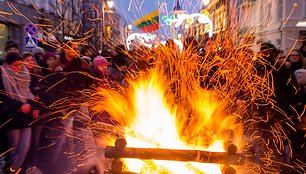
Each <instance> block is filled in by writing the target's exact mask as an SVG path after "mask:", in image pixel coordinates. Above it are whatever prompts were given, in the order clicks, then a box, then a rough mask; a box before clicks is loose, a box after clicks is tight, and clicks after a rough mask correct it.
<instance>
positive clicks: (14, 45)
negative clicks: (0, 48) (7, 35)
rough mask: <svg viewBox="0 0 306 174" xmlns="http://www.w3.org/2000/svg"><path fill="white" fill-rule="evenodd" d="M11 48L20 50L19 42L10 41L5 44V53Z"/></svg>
mask: <svg viewBox="0 0 306 174" xmlns="http://www.w3.org/2000/svg"><path fill="white" fill-rule="evenodd" d="M9 48H17V49H19V45H18V42H17V41H14V40H8V41H7V42H6V43H5V51H6V50H7V49H9Z"/></svg>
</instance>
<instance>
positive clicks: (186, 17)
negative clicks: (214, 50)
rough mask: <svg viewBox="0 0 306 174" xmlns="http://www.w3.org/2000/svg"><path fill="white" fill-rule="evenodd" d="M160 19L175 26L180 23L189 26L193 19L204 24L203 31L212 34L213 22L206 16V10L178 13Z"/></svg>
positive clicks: (178, 25)
mask: <svg viewBox="0 0 306 174" xmlns="http://www.w3.org/2000/svg"><path fill="white" fill-rule="evenodd" d="M162 20H163V21H164V22H165V23H166V24H167V25H174V27H175V28H178V27H180V26H181V25H182V24H184V25H185V28H186V26H189V25H191V24H193V23H194V21H198V22H199V23H201V24H205V25H206V26H205V27H204V32H205V33H208V35H209V36H212V30H213V24H212V21H211V20H210V19H209V17H208V11H205V12H204V14H201V13H193V14H178V15H176V16H174V15H172V16H170V17H166V16H164V17H163V18H162Z"/></svg>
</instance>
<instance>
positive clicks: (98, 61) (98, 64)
mask: <svg viewBox="0 0 306 174" xmlns="http://www.w3.org/2000/svg"><path fill="white" fill-rule="evenodd" d="M93 65H94V73H95V76H96V77H98V78H101V79H102V78H105V77H106V76H107V68H108V62H107V60H106V59H105V58H104V57H102V56H97V57H96V58H94V60H93Z"/></svg>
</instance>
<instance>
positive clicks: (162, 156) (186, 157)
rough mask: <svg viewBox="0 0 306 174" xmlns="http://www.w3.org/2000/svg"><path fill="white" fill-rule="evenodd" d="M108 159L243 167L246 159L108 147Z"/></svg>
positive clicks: (223, 154)
mask: <svg viewBox="0 0 306 174" xmlns="http://www.w3.org/2000/svg"><path fill="white" fill-rule="evenodd" d="M105 157H106V158H137V159H143V160H169V161H183V162H200V163H215V164H225V165H243V164H244V161H245V157H244V156H243V155H242V154H239V153H236V152H235V151H232V152H208V151H200V150H177V149H156V148H154V149H153V148H121V149H120V148H116V147H112V146H107V147H106V149H105Z"/></svg>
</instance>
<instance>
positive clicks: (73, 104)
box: [0, 38, 306, 174]
mask: <svg viewBox="0 0 306 174" xmlns="http://www.w3.org/2000/svg"><path fill="white" fill-rule="evenodd" d="M212 42H214V40H213V38H211V39H209V40H207V41H206V46H204V49H203V50H202V51H201V52H199V51H198V50H196V51H195V52H196V53H199V54H207V53H206V52H205V50H208V49H210V47H211V45H210V44H211V43H212ZM167 44H168V46H169V45H171V44H173V43H172V42H171V41H168V43H167ZM189 44H190V45H191V44H192V43H189ZM187 47H188V45H187ZM5 51H6V55H5V58H4V59H3V62H2V63H1V76H0V77H1V79H0V85H1V86H0V87H1V89H0V90H1V94H0V95H1V103H0V105H1V108H0V109H1V116H0V134H1V135H0V139H1V140H0V149H1V152H0V158H1V159H2V160H1V161H3V164H4V166H2V169H1V168H0V171H1V170H2V171H1V172H4V173H20V172H21V173H44V174H48V173H50V174H51V173H52V174H53V173H73V172H75V173H88V172H89V171H91V172H98V170H99V164H98V162H99V159H100V157H99V155H98V154H99V152H97V149H96V148H95V146H94V144H95V139H94V138H95V135H94V133H93V132H92V131H91V130H90V129H89V128H88V125H89V124H91V122H92V121H93V120H95V119H96V120H95V121H102V122H107V123H109V124H113V122H112V120H111V119H109V118H108V115H107V114H106V113H105V114H102V116H101V115H99V116H98V117H97V118H93V117H92V114H91V111H90V109H89V108H88V106H87V105H85V104H84V103H86V102H84V101H85V100H86V97H84V91H86V90H91V89H92V88H94V87H97V86H102V87H106V88H108V87H109V88H116V86H117V85H120V86H125V85H126V81H125V78H126V74H127V72H128V71H129V70H130V69H134V68H133V67H134V66H135V64H133V60H132V59H129V56H131V55H129V54H128V52H127V51H126V50H125V47H124V46H123V45H120V46H117V47H116V48H115V49H114V52H113V53H110V52H102V53H100V54H99V53H98V52H97V51H96V49H95V48H94V47H93V46H92V45H82V46H80V44H79V43H77V42H73V41H67V42H64V43H63V45H62V49H61V50H59V52H56V51H50V50H47V49H44V48H42V47H35V48H33V49H32V51H31V52H24V53H22V54H21V53H20V52H19V46H18V43H17V42H16V41H12V40H11V41H8V42H7V43H6V45H5ZM176 51H177V52H179V51H178V50H176ZM260 53H261V54H262V55H263V56H264V57H265V60H267V62H268V64H269V65H271V66H260V65H256V64H255V65H254V66H255V67H256V68H257V70H258V74H260V73H261V72H266V71H267V67H268V68H270V69H271V71H272V70H274V69H275V72H273V76H274V81H275V83H274V86H275V101H276V103H277V104H278V106H279V107H280V108H281V109H282V110H283V111H284V112H285V113H286V114H287V115H294V114H295V113H293V110H292V106H294V107H295V109H296V110H297V112H299V113H302V111H303V110H304V105H305V99H304V98H305V92H306V88H305V87H304V85H306V80H305V79H306V70H305V69H304V68H305V67H306V66H305V65H304V64H306V61H305V59H306V43H305V44H303V46H302V47H301V48H300V49H293V50H291V51H290V53H289V54H288V56H285V57H282V52H281V51H280V50H279V49H277V48H276V47H275V46H274V45H273V44H271V43H263V44H262V45H261V50H260ZM178 54H179V53H178ZM132 56H133V55H132ZM141 65H142V64H141V61H140V60H138V68H140V69H141ZM272 65H273V66H272ZM275 67H276V68H275ZM276 69H277V71H276ZM289 80H291V81H289ZM297 89H299V90H297ZM259 112H262V113H260V114H263V115H264V114H265V113H263V112H266V110H265V109H262V110H260V111H259ZM294 119H296V120H294ZM303 119H305V117H294V118H293V119H292V120H293V122H295V123H296V124H295V125H296V130H297V131H296V132H295V133H291V134H292V135H293V134H294V137H293V140H298V141H296V143H293V145H294V146H296V147H295V148H294V151H295V152H296V153H295V155H296V156H299V155H302V156H303V157H304V158H305V155H306V154H305V153H306V152H305V148H303V146H302V143H304V142H305V141H304V140H303V139H304V137H303V136H304V134H305V124H306V123H305V122H306V120H303ZM301 147H302V148H301ZM286 155H287V156H288V158H289V155H288V154H286ZM287 162H288V163H290V160H289V161H287ZM101 168H102V167H101Z"/></svg>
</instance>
